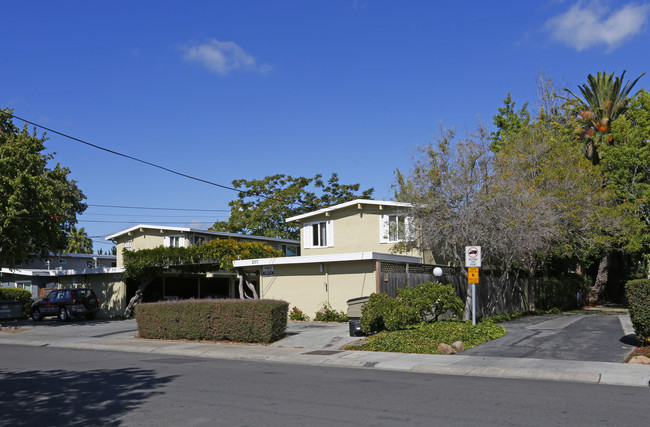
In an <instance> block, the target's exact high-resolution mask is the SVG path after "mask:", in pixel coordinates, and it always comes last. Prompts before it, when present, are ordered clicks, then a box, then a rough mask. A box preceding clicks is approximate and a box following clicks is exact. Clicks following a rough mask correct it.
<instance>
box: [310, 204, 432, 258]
mask: <svg viewBox="0 0 650 427" xmlns="http://www.w3.org/2000/svg"><path fill="white" fill-rule="evenodd" d="M361 207H362V208H361V209H359V208H358V206H357V205H354V206H349V207H347V208H344V209H338V210H334V211H330V212H329V216H326V215H325V214H321V215H316V216H313V217H309V218H307V219H305V220H303V222H302V223H301V229H300V233H301V235H300V242H301V250H302V252H301V253H302V255H322V254H334V253H336V254H339V253H349V252H381V253H393V252H392V251H393V249H394V248H395V243H381V242H380V234H381V228H380V219H381V215H389V214H399V213H402V214H403V213H406V212H405V210H400V209H399V208H395V207H390V206H389V207H384V208H383V209H381V210H380V209H379V206H374V205H361ZM329 220H332V221H333V227H334V246H332V247H326V248H305V240H306V238H307V237H308V236H305V235H304V233H305V229H304V227H302V226H303V225H304V224H306V223H311V222H319V221H329ZM400 254H401V255H411V256H420V254H419V251H415V250H413V251H409V252H406V253H400Z"/></svg>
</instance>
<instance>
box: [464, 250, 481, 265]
mask: <svg viewBox="0 0 650 427" xmlns="http://www.w3.org/2000/svg"><path fill="white" fill-rule="evenodd" d="M480 266H481V247H480V246H465V267H468V268H469V267H480Z"/></svg>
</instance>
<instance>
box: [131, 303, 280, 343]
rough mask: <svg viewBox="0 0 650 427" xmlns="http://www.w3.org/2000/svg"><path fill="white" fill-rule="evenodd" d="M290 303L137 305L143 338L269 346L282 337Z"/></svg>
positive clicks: (136, 310) (136, 315) (138, 320)
mask: <svg viewBox="0 0 650 427" xmlns="http://www.w3.org/2000/svg"><path fill="white" fill-rule="evenodd" d="M288 311H289V303H287V302H285V301H275V300H182V301H164V302H156V303H146V304H138V305H137V306H136V309H135V319H136V321H137V323H138V332H139V335H140V337H142V338H156V339H168V340H175V339H189V340H211V341H236V342H260V343H270V342H273V341H277V340H278V339H280V338H283V337H284V335H285V333H286V329H287V317H288V316H287V315H288Z"/></svg>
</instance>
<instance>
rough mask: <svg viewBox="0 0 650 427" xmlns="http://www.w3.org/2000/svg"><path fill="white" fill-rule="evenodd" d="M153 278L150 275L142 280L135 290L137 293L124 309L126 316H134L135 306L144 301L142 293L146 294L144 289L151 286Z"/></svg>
mask: <svg viewBox="0 0 650 427" xmlns="http://www.w3.org/2000/svg"><path fill="white" fill-rule="evenodd" d="M153 279H154V278H153V277H149V278H146V279H143V280H142V281H141V282H140V284H139V285H138V289H137V290H136V291H135V295H134V296H133V298H131V300H130V301H129V303H128V305H127V306H126V310H124V317H126V318H129V317H133V314H134V310H135V306H136V305H138V304H139V303H140V302H142V295H144V291H145V289H147V286H149V283H151V282H153Z"/></svg>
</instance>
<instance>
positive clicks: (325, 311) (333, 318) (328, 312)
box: [314, 302, 348, 322]
mask: <svg viewBox="0 0 650 427" xmlns="http://www.w3.org/2000/svg"><path fill="white" fill-rule="evenodd" d="M314 320H318V321H321V322H347V321H348V316H347V314H345V313H344V312H342V311H336V310H334V309H333V308H332V306H331V305H329V303H327V302H324V303H323V308H321V309H320V310H318V311H317V312H316V316H314Z"/></svg>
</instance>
